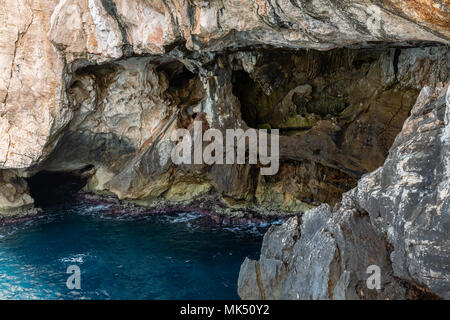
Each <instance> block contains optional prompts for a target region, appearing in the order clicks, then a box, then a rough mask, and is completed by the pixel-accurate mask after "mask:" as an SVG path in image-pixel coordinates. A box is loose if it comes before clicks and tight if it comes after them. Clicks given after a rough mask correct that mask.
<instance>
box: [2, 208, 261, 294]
mask: <svg viewBox="0 0 450 320" xmlns="http://www.w3.org/2000/svg"><path fill="white" fill-rule="evenodd" d="M104 210H105V207H102V206H94V205H88V204H83V203H77V202H68V203H66V204H60V205H58V206H56V207H53V208H47V209H46V216H47V217H46V218H45V219H43V221H38V222H36V221H33V222H30V223H28V224H25V225H21V226H16V227H8V228H6V227H3V228H0V299H238V298H239V297H238V295H237V279H238V274H239V268H240V265H241V263H242V262H243V260H244V258H245V257H246V256H248V257H252V258H256V257H257V256H258V255H259V250H260V246H261V242H262V234H263V232H264V231H265V227H255V226H248V227H240V228H232V227H230V228H227V227H223V226H215V225H211V224H210V223H205V219H207V218H205V217H202V216H201V215H198V214H192V213H180V214H177V215H172V216H150V217H146V218H141V219H139V220H117V219H107V218H104V217H101V216H100V215H101V212H102V211H104ZM70 265H77V266H79V267H80V270H81V290H69V289H68V288H67V286H66V281H67V278H68V277H69V276H70V274H67V273H66V271H67V267H68V266H70Z"/></svg>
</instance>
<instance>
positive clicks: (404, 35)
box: [0, 0, 450, 298]
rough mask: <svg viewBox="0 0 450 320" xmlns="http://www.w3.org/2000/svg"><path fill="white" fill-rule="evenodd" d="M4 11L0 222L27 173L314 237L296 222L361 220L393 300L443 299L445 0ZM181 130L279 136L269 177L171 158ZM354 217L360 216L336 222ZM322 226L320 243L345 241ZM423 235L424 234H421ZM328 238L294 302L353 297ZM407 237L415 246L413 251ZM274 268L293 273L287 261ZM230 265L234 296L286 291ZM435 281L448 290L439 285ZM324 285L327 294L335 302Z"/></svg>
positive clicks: (28, 6) (11, 212)
mask: <svg viewBox="0 0 450 320" xmlns="http://www.w3.org/2000/svg"><path fill="white" fill-rule="evenodd" d="M0 6H1V8H2V10H1V13H0V30H1V34H2V37H1V38H0V49H1V50H0V69H1V72H0V220H2V219H5V218H6V217H8V218H9V217H12V216H23V215H29V214H33V213H34V212H35V211H34V210H33V209H32V207H33V199H32V198H31V197H30V196H29V190H28V189H29V188H28V187H27V182H26V179H27V178H28V177H30V176H33V175H35V174H37V173H38V172H42V171H55V172H78V173H80V172H81V173H82V174H83V176H87V177H89V182H88V184H87V186H86V188H85V190H86V191H87V192H93V193H96V194H100V195H103V196H113V197H116V198H118V199H120V200H124V201H134V202H137V203H139V204H140V205H144V206H156V207H158V206H159V207H161V206H170V205H175V206H176V205H179V204H181V205H183V206H186V205H189V204H190V203H192V202H193V201H197V203H200V207H202V208H203V209H205V210H214V211H216V212H219V213H220V214H223V215H227V216H230V215H231V216H245V215H247V214H249V213H250V214H253V213H257V214H258V215H277V216H278V215H285V214H288V215H301V214H303V213H305V212H306V213H305V215H304V216H303V218H302V219H301V220H291V221H290V222H288V226H289V225H291V226H292V225H293V224H297V225H296V226H295V228H294V227H292V228H291V229H296V230H299V228H300V229H301V228H303V227H304V228H309V229H308V230H310V233H311V236H314V234H315V232H319V231H317V230H316V229H314V228H312V227H311V228H310V227H308V222H307V221H308V219H309V218H308V217H311V219H320V218H319V217H321V216H323V217H324V218H323V219H322V220H321V222H320V224H323V225H326V224H328V223H331V220H332V219H338V220H339V221H338V222H336V223H338V224H339V223H340V224H342V225H345V224H347V225H348V224H354V226H353V225H351V226H348V228H350V229H351V230H355V234H356V233H358V232H362V231H361V230H360V229H359V226H360V224H361V223H363V224H364V225H363V227H361V228H367V229H368V230H369V229H370V230H371V231H370V232H372V233H373V239H375V238H376V239H382V241H384V242H383V243H384V244H385V246H384V247H383V246H382V247H380V248H379V250H377V252H376V254H377V255H379V256H380V257H381V256H383V255H384V252H385V251H386V250H387V251H386V252H388V251H389V250H391V248H392V247H393V248H394V249H393V250H394V251H392V250H391V251H392V252H393V253H390V254H391V256H392V257H389V258H386V257H385V260H383V261H381V262H380V263H381V264H382V265H383V266H384V265H385V266H386V268H387V270H390V271H389V272H391V273H392V277H394V278H395V281H396V282H395V284H393V285H392V286H394V287H395V288H396V289H395V290H396V291H395V292H396V293H395V294H396V297H406V293H405V292H410V291H411V290H409V291H408V290H406V289H405V290H406V291H405V290H403V289H398V288H399V287H397V284H398V283H400V282H402V281H406V282H407V283H408V284H409V285H411V283H414V286H415V288H420V290H422V291H421V292H427V293H428V292H431V293H432V294H434V295H437V296H441V297H447V296H446V294H447V293H445V290H444V289H445V288H444V289H442V288H441V287H439V286H445V285H447V289H448V281H447V280H448V278H445V277H448V270H443V269H440V267H442V264H443V263H444V262H445V260H446V259H447V261H448V250H447V249H448V243H446V242H445V241H446V240H445V239H446V238H448V228H447V224H448V221H447V220H448V214H449V210H448V203H447V204H445V203H446V202H445V201H448V167H449V163H448V157H449V154H448V148H447V147H446V143H447V142H448V141H447V140H448V139H447V138H448V137H447V136H446V134H447V133H448V132H447V133H445V132H446V131H445V130H444V129H442V128H444V127H445V126H446V123H447V122H445V121H446V120H445V119H444V116H443V113H442V112H443V111H442V110H445V104H444V107H443V104H442V103H441V102H442V101H441V100H442V99H443V98H438V97H440V96H443V92H444V91H445V90H446V89H445V88H446V87H447V86H448V84H449V74H450V72H449V67H448V66H449V61H448V60H449V52H450V51H449V47H448V45H449V43H450V27H449V25H450V18H449V15H448V10H449V6H448V3H447V2H446V1H433V0H414V1H406V0H389V1H387V0H379V1H374V0H372V1H369V0H351V1H334V0H327V1H291V0H290V1H288V0H256V1H250V0H245V1H243V0H213V1H202V0H192V1H185V0H147V1H140V0H77V1H75V0H60V1H58V0H40V1H37V0H19V1H9V0H0ZM427 99H428V100H427ZM433 99H435V100H433ZM439 99H441V100H439ZM427 101H428V102H427ZM439 101H441V102H439ZM439 103H440V104H439ZM447 108H448V107H447ZM439 110H441V111H439ZM433 117H435V120H434V122H433V121H432V119H434V118H433ZM407 118H408V120H406V119H407ZM194 120H201V121H202V122H203V124H204V126H205V128H217V129H219V130H221V131H225V130H226V129H228V128H244V129H245V128H248V127H253V128H265V129H279V130H280V161H281V165H280V170H279V172H278V174H276V175H275V176H270V177H269V176H263V175H261V174H260V167H259V166H258V165H248V164H240V165H195V166H186V165H179V166H177V165H174V164H173V163H172V162H171V160H170V151H171V149H172V147H173V145H174V143H173V142H172V141H171V140H170V136H171V133H172V132H173V130H175V129H177V128H187V129H191V126H192V122H193V121H194ZM405 120H406V123H405ZM404 123H405V124H404ZM438 127H439V128H441V129H442V130H441V129H437V128H438ZM445 128H446V127H445ZM439 130H440V131H439ZM447 131H448V130H447ZM429 135H432V137H434V138H433V139H432V137H431V136H429ZM426 139H429V140H426ZM422 140H423V141H422ZM438 151H439V153H437V152H438ZM432 155H433V156H432ZM438 155H439V156H438ZM427 157H429V158H427ZM419 158H420V159H419ZM413 159H417V163H413ZM383 164H384V165H383ZM380 166H381V168H380ZM378 168H379V169H378ZM431 168H434V169H431ZM421 170H434V171H433V172H432V173H430V175H425V174H422V173H421ZM367 174H368V175H367ZM358 180H359V182H358ZM354 187H356V189H353V190H352V191H349V190H351V189H352V188H354ZM347 191H349V193H347V194H346V195H345V196H344V199H343V200H342V201H343V202H345V205H344V204H343V202H341V201H340V200H341V197H342V194H343V193H344V192H347ZM350 198H351V199H352V201H353V202H352V203H347V202H348V201H347V200H346V199H350ZM419 198H420V199H419ZM346 201H347V202H346ZM421 201H422V202H421ZM324 203H327V204H329V205H332V206H333V205H336V206H335V207H334V209H331V208H330V207H328V206H326V205H322V206H320V205H321V204H324ZM317 206H319V207H318V208H316V209H313V211H308V210H309V209H311V208H314V207H317ZM352 208H353V209H352ZM420 208H423V211H424V213H422V211H421V212H419V211H420V210H421V209H420ZM430 208H434V209H433V210H434V211H433V210H432V209H430ZM352 210H356V212H358V214H361V215H362V216H363V217H364V218H362V220H363V222H360V221H359V220H358V219H357V220H355V221H353V220H351V221H350V220H348V219H350V218H351V217H350V216H349V215H348V214H347V213H348V212H350V211H351V212H353V211H352ZM427 210H428V211H427ZM430 210H431V211H430ZM311 212H319V214H317V217H316V218H314V217H313V216H314V215H313V214H312V213H311ZM347 216H348V217H349V218H348V219H347V218H345V217H347ZM352 219H353V218H352ZM423 219H425V220H426V221H429V223H431V224H426V223H425V222H424V221H422V220H423ZM301 221H303V224H302V223H300V222H301ZM314 221H315V220H314ZM333 223H334V222H333ZM314 224H316V223H315V222H314ZM317 224H319V222H318V223H317ZM425 225H426V226H427V228H428V229H426V228H425ZM282 228H286V226H284V227H282ZM446 228H447V229H446ZM329 229H330V230H329V231H328V232H329V234H330V237H331V235H333V236H336V237H338V233H339V232H341V231H333V230H332V229H331V228H329ZM422 229H423V230H425V229H426V230H430V231H429V232H430V234H429V235H428V236H427V237H428V238H426V237H425V236H424V237H425V238H423V239H422V238H421V237H422V233H421V230H422ZM271 232H272V233H273V232H275V231H273V230H272V231H271ZM271 232H269V235H268V236H267V237H266V245H267V246H270V243H271V242H272V240H271V238H270V234H271ZM295 232H296V231H295ZM289 236H290V233H289V232H286V237H289ZM327 239H328V238H327ZM333 239H334V238H333ZM431 239H432V240H433V241H437V242H436V243H434V242H433V243H432V242H430V241H431ZM273 241H275V240H273ZM302 241H303V240H302V238H301V237H300V238H299V239H297V240H295V241H294V243H295V244H296V245H297V244H298V246H299V247H301V249H299V250H302V252H303V254H304V255H305V257H306V256H307V255H308V254H311V251H308V250H309V249H308V248H306V247H305V245H304V244H303V245H302V244H301V243H303V242H302ZM317 241H319V240H317ZM324 241H328V240H324ZM330 241H331V240H330ZM333 241H334V242H333V243H334V244H330V249H329V251H328V253H329V254H331V255H332V256H331V257H330V259H329V261H328V260H327V261H328V262H327V261H324V260H320V261H319V262H318V263H321V264H325V265H327V266H332V267H331V268H337V269H336V270H334V269H333V270H332V272H329V274H332V277H333V279H332V280H330V281H328V280H326V279H327V278H326V276H324V278H321V280H322V281H328V282H327V283H329V284H328V285H327V286H328V287H327V288H326V289H324V288H325V287H323V288H322V287H321V289H320V290H319V289H318V290H319V291H317V292H316V293H317V295H316V293H315V294H308V293H307V292H300V296H301V298H305V297H310V296H311V297H329V298H337V297H354V296H355V295H354V294H353V293H348V294H347V295H345V294H343V291H342V290H344V291H345V290H347V291H348V292H350V291H351V290H353V289H354V287H351V286H352V285H353V284H352V283H353V282H352V281H353V280H352V278H351V277H352V276H351V275H350V276H348V277H350V278H348V279H347V278H345V279H344V278H342V277H344V276H343V274H347V273H345V272H346V271H350V272H352V271H355V270H356V269H355V268H356V265H357V264H358V263H360V262H361V261H356V262H354V263H355V265H353V264H351V263H350V262H348V261H344V260H343V257H344V255H345V254H346V253H343V252H340V253H339V256H338V257H336V256H335V255H336V254H337V253H336V254H335V253H332V251H333V250H334V251H333V252H339V251H337V250H338V249H339V248H340V247H341V246H345V245H347V244H346V241H347V240H345V239H344V240H342V241H341V240H333ZM339 241H341V242H339ZM348 241H350V240H348ZM411 241H412V242H414V241H416V242H417V241H418V242H421V243H422V242H423V244H421V247H420V249H417V250H419V251H417V252H416V251H414V250H416V249H412V248H413V247H414V244H413V245H411V243H412V242H411ZM318 243H321V242H320V241H319V242H318ZM308 245H312V243H311V242H309V241H308ZM333 246H334V247H333ZM336 248H338V249H336ZM350 248H351V249H349V252H353V251H354V252H359V251H364V250H366V249H367V248H365V247H364V246H362V247H351V246H350ZM436 248H444V249H442V250H441V249H436ZM446 248H447V249H446ZM310 250H314V248H310ZM339 250H341V249H339ZM342 250H343V249H342ZM352 250H353V251H352ZM383 250H384V251H383ZM433 250H434V251H433ZM436 250H437V251H436ZM391 251H389V252H391ZM435 251H436V252H438V253H436V252H435ZM433 252H434V253H433ZM266 254H267V257H268V258H270V259H275V260H276V261H278V262H279V261H284V260H283V259H281V258H279V257H275V256H271V255H276V254H277V253H276V250H272V251H271V253H267V252H264V251H263V256H262V259H263V258H264V256H265V255H266ZM349 254H350V253H349ZM410 255H411V257H410ZM414 255H416V256H420V257H421V258H417V259H416V258H413V256H414ZM427 255H434V256H433V258H426V257H425V256H427ZM384 256H387V254H386V255H384ZM339 259H341V260H339ZM380 259H381V258H380ZM383 259H384V258H383ZM439 259H441V260H442V261H444V262H442V261H441V260H439ZM438 260H439V261H441V262H436V261H438ZM413 261H414V263H416V264H418V265H414V266H412V265H413ZM431 261H433V262H431ZM278 262H276V263H278ZM284 263H285V264H283V265H284V266H285V265H288V266H289V267H286V268H287V269H286V270H285V271H286V275H289V274H292V272H291V269H289V268H294V267H295V266H296V264H297V263H300V262H292V261H291V262H285V261H284ZM352 263H353V262H352ZM428 263H436V264H438V267H436V268H435V267H434V266H433V269H431V266H430V265H428ZM444 264H445V263H444ZM244 266H245V268H244V269H245V270H243V272H242V273H241V280H240V281H241V296H242V297H244V298H245V297H263V298H264V297H287V298H295V297H296V295H297V293H298V292H296V293H295V294H294V292H295V291H296V289H295V288H294V289H295V290H294V289H292V290H291V291H289V290H288V291H286V292H284V291H283V292H281V291H280V292H278V291H279V290H281V289H279V287H281V286H283V281H284V280H279V279H278V280H277V281H278V282H276V284H273V286H272V285H267V284H264V286H265V287H264V288H265V289H264V293H263V292H262V291H257V290H256V289H255V287H254V286H255V285H258V284H259V285H261V283H264V281H266V280H267V281H272V280H270V279H272V278H271V277H272V276H274V275H273V274H271V273H270V272H272V271H273V269H270V270H269V269H267V273H265V274H264V277H266V278H264V279H263V280H261V279H259V280H258V281H256V282H254V281H253V280H249V279H252V277H253V276H254V273H255V272H256V271H255V270H256V269H255V268H256V266H257V264H256V263H254V262H252V263H250V262H249V261H247V262H246V264H245V265H244ZM272 266H273V265H272ZM302 266H303V268H305V270H306V271H305V272H308V270H310V269H308V267H307V266H304V265H303V264H302ZM359 267H360V265H358V268H359ZM252 268H253V269H252ZM268 268H269V267H268ZM389 268H390V269H389ZM407 268H413V269H414V270H412V269H411V270H409V271H408V270H407ZM427 268H428V269H427ZM424 270H426V272H425V271H424ZM431 270H432V271H431ZM345 277H347V275H346V276H345ZM430 277H431V278H430ZM433 277H437V278H436V279H438V278H439V279H441V278H442V277H444V278H445V279H447V280H445V279H444V280H442V279H441V280H436V282H437V283H440V284H439V285H436V284H435V283H434V282H433V281H434V280H432V278H433ZM341 278H342V279H341ZM246 279H247V280H246ZM286 279H287V278H286ZM330 279H331V278H330ZM346 279H347V280H346ZM427 279H428V280H427ZM430 279H431V280H430ZM338 280H339V282H338ZM344 280H345V281H347V282H345V281H344ZM249 281H250V282H249ZM252 281H253V282H252ZM289 281H290V280H289ZM446 281H447V282H446ZM271 283H272V282H271ZM315 283H319V282H315ZM393 283H394V282H393ZM302 285H303V283H302ZM252 286H253V287H252ZM276 286H278V287H276ZM330 286H331V289H333V290H334V291H336V290H338V289H339V290H341V291H339V292H338V291H336V292H337V293H336V295H334V294H332V293H331V292H332V291H333V290H331V289H330ZM277 288H278V289H277ZM350 288H352V289H350ZM402 288H405V285H403V287H402ZM397 289H398V290H397ZM259 290H261V288H260V289H259ZM276 290H278V291H276ZM283 290H284V289H283ZM323 290H325V291H326V294H325V293H324V291H323ZM327 290H328V291H327ZM402 290H403V291H402ZM417 290H419V289H417ZM258 292H259V293H258ZM277 292H278V293H277ZM355 292H356V291H355ZM254 294H256V296H254ZM355 294H359V293H355ZM382 296H383V297H384V296H390V293H389V292H386V293H385V294H384V295H383V294H380V296H377V297H382Z"/></svg>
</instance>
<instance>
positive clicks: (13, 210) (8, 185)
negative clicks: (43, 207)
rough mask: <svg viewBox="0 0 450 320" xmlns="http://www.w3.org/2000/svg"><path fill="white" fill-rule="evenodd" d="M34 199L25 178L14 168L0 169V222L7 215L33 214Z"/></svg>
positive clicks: (21, 215) (34, 211) (7, 216)
mask: <svg viewBox="0 0 450 320" xmlns="http://www.w3.org/2000/svg"><path fill="white" fill-rule="evenodd" d="M33 203H34V200H33V198H32V197H31V196H30V194H29V189H28V185H27V182H26V181H25V179H23V178H21V177H19V176H18V173H17V172H15V171H14V170H1V171H0V224H1V223H2V221H3V220H4V219H7V218H9V217H15V218H17V217H23V216H27V215H33V214H34V213H36V210H34V209H33Z"/></svg>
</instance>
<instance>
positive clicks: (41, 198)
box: [28, 166, 92, 208]
mask: <svg viewBox="0 0 450 320" xmlns="http://www.w3.org/2000/svg"><path fill="white" fill-rule="evenodd" d="M90 169H92V166H89V167H86V168H85V169H83V170H80V171H73V172H51V171H41V172H39V173H37V174H36V175H34V176H32V177H30V178H28V185H29V188H30V195H31V197H32V198H33V199H34V201H35V206H36V207H39V208H45V207H50V206H54V205H62V204H66V203H69V202H72V201H75V195H76V194H77V193H78V192H79V191H80V190H81V189H83V188H84V186H85V185H86V184H87V181H88V177H87V176H86V175H85V174H83V172H86V171H88V170H90Z"/></svg>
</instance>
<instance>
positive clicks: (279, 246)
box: [239, 84, 450, 299]
mask: <svg viewBox="0 0 450 320" xmlns="http://www.w3.org/2000/svg"><path fill="white" fill-rule="evenodd" d="M449 112H450V87H449V86H448V84H447V85H446V86H444V87H442V86H438V87H437V88H436V89H435V90H432V89H431V88H430V87H425V88H424V89H423V90H422V91H421V94H420V97H419V99H418V102H417V103H416V105H415V106H414V109H413V111H412V113H411V116H410V117H409V118H408V120H407V121H406V123H405V125H404V127H403V130H402V132H401V133H400V135H399V136H398V137H397V138H396V140H395V142H394V145H393V146H392V148H391V150H390V153H389V156H388V158H387V160H386V162H385V164H384V165H383V166H382V167H381V168H379V169H377V170H376V171H374V172H373V173H370V174H368V175H365V176H364V177H363V178H362V179H361V180H360V181H359V183H358V187H356V188H355V189H353V190H351V191H350V192H348V193H346V194H344V197H343V199H342V201H341V202H340V203H338V204H337V205H336V206H335V207H334V208H333V209H332V208H330V207H329V206H328V205H321V206H319V207H317V208H314V209H312V210H309V211H307V212H306V213H305V214H304V215H303V216H302V218H301V219H300V218H297V217H295V218H291V219H290V220H289V221H287V222H286V223H284V224H283V225H282V226H279V227H272V228H271V229H270V230H269V231H268V232H267V233H266V235H265V236H264V242H263V245H262V250H261V257H260V259H259V261H252V260H250V259H246V260H245V261H244V263H243V264H242V266H241V271H240V275H239V295H240V296H241V298H243V299H418V298H445V299H449V298H450V296H449V288H450V269H449V264H448V261H450V241H449V238H448V234H449V230H448V223H449V221H450V210H449V199H450V197H449V188H448V186H449V185H448V184H449V177H450V176H449V159H450V153H449V135H448V134H449V128H450V122H449ZM425 145H427V147H425ZM371 265H376V266H378V267H379V268H380V269H381V288H380V289H369V288H368V286H367V285H366V280H367V278H368V277H369V274H367V273H366V271H367V268H368V267H369V266H371Z"/></svg>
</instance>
